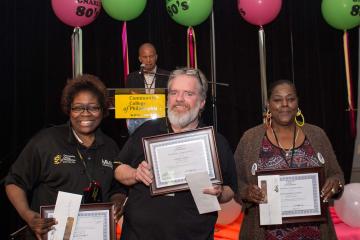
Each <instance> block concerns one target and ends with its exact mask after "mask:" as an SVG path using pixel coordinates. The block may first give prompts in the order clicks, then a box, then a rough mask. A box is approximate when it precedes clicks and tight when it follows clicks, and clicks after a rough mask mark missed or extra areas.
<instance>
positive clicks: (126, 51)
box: [121, 21, 129, 84]
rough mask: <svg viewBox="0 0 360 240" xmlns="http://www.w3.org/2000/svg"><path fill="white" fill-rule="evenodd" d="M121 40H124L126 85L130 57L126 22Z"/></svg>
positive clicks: (123, 55)
mask: <svg viewBox="0 0 360 240" xmlns="http://www.w3.org/2000/svg"><path fill="white" fill-rule="evenodd" d="M121 38H122V57H123V63H124V83H125V84H126V80H127V76H128V75H129V55H128V42H127V29H126V21H124V23H123V27H122V33H121Z"/></svg>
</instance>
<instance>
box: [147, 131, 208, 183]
mask: <svg viewBox="0 0 360 240" xmlns="http://www.w3.org/2000/svg"><path fill="white" fill-rule="evenodd" d="M206 137H207V135H205V134H204V135H203V136H195V137H193V140H191V137H188V138H186V141H182V140H181V139H180V140H179V139H176V140H173V141H168V142H167V143H166V144H163V143H159V144H157V143H154V144H153V145H152V146H151V148H152V155H153V156H152V157H153V159H156V162H155V163H154V164H156V170H157V171H156V172H155V173H154V175H155V180H156V183H157V187H158V188H162V187H168V186H173V185H177V184H183V183H186V180H185V176H186V175H188V174H192V173H196V172H204V171H205V172H207V174H208V176H209V177H210V178H214V177H215V172H214V169H213V166H212V160H211V156H210V155H209V154H208V153H209V150H208V148H209V146H207V145H206V143H207V142H208V141H207V139H206Z"/></svg>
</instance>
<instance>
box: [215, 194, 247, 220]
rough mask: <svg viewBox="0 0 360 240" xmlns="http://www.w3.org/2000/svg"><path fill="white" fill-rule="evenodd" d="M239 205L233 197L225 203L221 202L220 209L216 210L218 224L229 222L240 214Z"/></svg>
mask: <svg viewBox="0 0 360 240" xmlns="http://www.w3.org/2000/svg"><path fill="white" fill-rule="evenodd" d="M240 212H241V205H240V204H238V203H237V202H235V200H234V199H232V200H231V201H229V202H227V203H222V204H221V210H220V211H219V212H218V219H217V222H216V223H218V224H223V225H226V224H230V223H232V222H234V221H235V220H236V219H237V218H238V217H239V215H240Z"/></svg>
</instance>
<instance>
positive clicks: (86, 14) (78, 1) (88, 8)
mask: <svg viewBox="0 0 360 240" xmlns="http://www.w3.org/2000/svg"><path fill="white" fill-rule="evenodd" d="M51 6H52V8H53V10H54V12H55V15H56V16H57V17H58V18H59V19H60V20H61V21H62V22H63V23H65V24H67V25H69V26H72V27H82V26H85V25H88V24H89V23H91V22H92V21H94V20H95V18H96V17H97V16H98V15H99V13H100V10H101V0H51Z"/></svg>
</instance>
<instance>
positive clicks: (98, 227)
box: [40, 203, 115, 240]
mask: <svg viewBox="0 0 360 240" xmlns="http://www.w3.org/2000/svg"><path fill="white" fill-rule="evenodd" d="M54 209H55V205H51V206H41V207H40V214H41V217H42V218H50V217H53V214H54ZM52 234H53V233H52V231H50V232H48V234H47V236H46V239H47V240H51V239H52ZM83 239H87V240H112V239H115V220H114V207H113V204H112V203H92V204H82V205H81V206H80V210H79V214H78V219H77V224H76V228H75V232H74V235H73V240H83Z"/></svg>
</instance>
